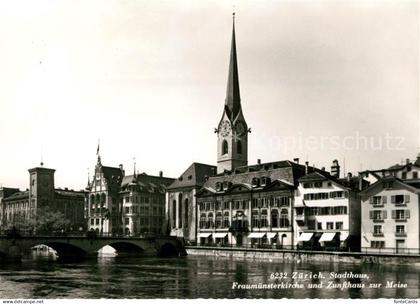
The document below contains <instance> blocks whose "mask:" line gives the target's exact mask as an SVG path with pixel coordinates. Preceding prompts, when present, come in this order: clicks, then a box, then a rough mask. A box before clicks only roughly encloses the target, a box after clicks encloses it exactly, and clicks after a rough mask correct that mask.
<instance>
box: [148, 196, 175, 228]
mask: <svg viewBox="0 0 420 304" xmlns="http://www.w3.org/2000/svg"><path fill="white" fill-rule="evenodd" d="M145 213H146V212H145ZM175 223H176V200H173V201H172V228H175Z"/></svg>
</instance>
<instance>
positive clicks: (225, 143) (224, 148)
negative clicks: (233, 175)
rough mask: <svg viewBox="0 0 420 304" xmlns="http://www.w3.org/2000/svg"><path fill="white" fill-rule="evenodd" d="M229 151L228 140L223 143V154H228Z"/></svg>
mask: <svg viewBox="0 0 420 304" xmlns="http://www.w3.org/2000/svg"><path fill="white" fill-rule="evenodd" d="M228 152H229V145H228V143H227V141H226V140H224V141H223V143H222V155H225V154H228Z"/></svg>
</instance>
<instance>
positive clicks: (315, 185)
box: [314, 182, 322, 188]
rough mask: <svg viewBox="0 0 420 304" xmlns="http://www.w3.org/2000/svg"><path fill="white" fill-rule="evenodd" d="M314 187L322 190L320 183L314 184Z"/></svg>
mask: <svg viewBox="0 0 420 304" xmlns="http://www.w3.org/2000/svg"><path fill="white" fill-rule="evenodd" d="M314 187H315V188H322V182H315V183H314Z"/></svg>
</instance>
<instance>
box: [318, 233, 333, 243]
mask: <svg viewBox="0 0 420 304" xmlns="http://www.w3.org/2000/svg"><path fill="white" fill-rule="evenodd" d="M336 234H337V233H336V232H324V233H323V234H322V236H321V238H320V239H319V241H320V242H331V241H332V240H333V238H334V237H335V235H336Z"/></svg>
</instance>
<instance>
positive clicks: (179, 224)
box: [178, 193, 182, 228]
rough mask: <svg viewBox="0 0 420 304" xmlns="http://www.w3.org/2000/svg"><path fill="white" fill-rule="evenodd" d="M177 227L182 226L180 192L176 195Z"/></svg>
mask: <svg viewBox="0 0 420 304" xmlns="http://www.w3.org/2000/svg"><path fill="white" fill-rule="evenodd" d="M178 228H182V193H180V194H179V195H178Z"/></svg>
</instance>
